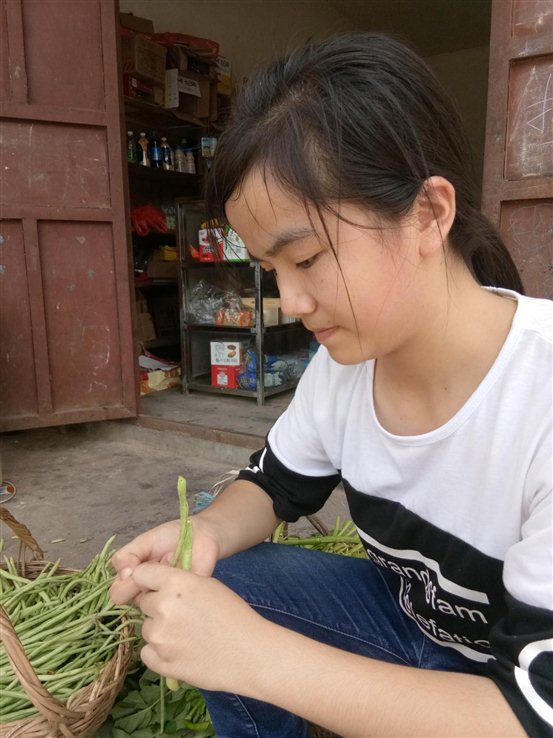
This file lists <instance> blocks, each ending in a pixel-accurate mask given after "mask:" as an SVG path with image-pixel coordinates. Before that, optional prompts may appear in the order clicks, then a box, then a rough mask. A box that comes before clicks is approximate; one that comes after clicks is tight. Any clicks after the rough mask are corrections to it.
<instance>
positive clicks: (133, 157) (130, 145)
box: [127, 131, 138, 164]
mask: <svg viewBox="0 0 553 738" xmlns="http://www.w3.org/2000/svg"><path fill="white" fill-rule="evenodd" d="M127 161H130V162H132V163H133V164H136V163H137V162H138V148H137V146H136V141H135V138H134V131H127Z"/></svg>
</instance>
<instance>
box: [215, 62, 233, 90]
mask: <svg viewBox="0 0 553 738" xmlns="http://www.w3.org/2000/svg"><path fill="white" fill-rule="evenodd" d="M215 71H216V74H217V92H218V93H219V95H232V76H231V63H230V59H227V58H226V57H224V56H218V57H217V59H216V60H215Z"/></svg>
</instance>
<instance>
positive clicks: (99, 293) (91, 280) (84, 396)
mask: <svg viewBox="0 0 553 738" xmlns="http://www.w3.org/2000/svg"><path fill="white" fill-rule="evenodd" d="M38 238H39V244H40V259H41V264H42V270H41V271H42V281H43V289H44V306H45V317H46V332H47V335H48V336H49V341H48V345H49V355H50V374H51V377H52V387H53V396H52V403H53V408H54V411H55V412H60V411H63V410H68V409H71V408H74V407H75V406H78V407H79V408H80V409H81V410H83V409H85V408H89V407H96V406H98V405H99V404H101V405H104V406H109V405H111V406H117V405H118V404H121V402H122V395H121V377H120V374H121V370H120V367H119V366H118V364H117V362H114V361H112V359H111V357H112V356H113V355H115V356H117V354H118V346H119V343H120V335H119V328H118V321H117V301H116V285H115V270H114V263H113V238H112V231H111V224H110V223H90V222H79V221H71V222H67V221H42V222H40V223H39V224H38ZM83 346H86V351H83Z"/></svg>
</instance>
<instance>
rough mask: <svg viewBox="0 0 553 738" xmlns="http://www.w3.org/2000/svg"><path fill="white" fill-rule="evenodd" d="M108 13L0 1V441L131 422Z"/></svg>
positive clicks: (52, 1)
mask: <svg viewBox="0 0 553 738" xmlns="http://www.w3.org/2000/svg"><path fill="white" fill-rule="evenodd" d="M117 11H118V8H117V4H116V0H87V2H86V3H85V2H71V3H68V2H67V0H40V2H37V0H0V20H1V21H2V24H1V26H2V27H1V29H0V41H1V42H2V46H3V47H5V46H7V47H8V49H7V51H6V49H5V48H3V49H1V50H0V61H1V62H2V67H3V69H2V72H0V84H1V85H2V89H1V90H0V114H1V129H0V134H1V138H2V148H1V152H2V153H1V157H2V159H1V172H2V173H1V187H0V215H1V218H2V220H1V221H0V355H1V356H5V355H7V356H8V357H9V361H4V362H0V381H1V384H0V386H1V388H2V389H1V391H0V430H9V429H17V428H29V427H35V426H45V425H54V424H62V423H73V422H83V421H90V420H101V419H105V418H116V417H129V416H134V415H135V414H136V406H137V387H138V382H137V379H136V370H135V354H134V351H135V350H134V343H133V328H132V319H131V294H132V286H131V276H132V271H131V269H132V265H131V263H130V249H129V245H128V244H129V228H128V220H127V212H128V194H127V190H126V187H127V185H126V157H125V154H124V151H123V150H122V138H123V137H122V108H121V92H120V80H119V61H118V56H119V54H118V15H117Z"/></svg>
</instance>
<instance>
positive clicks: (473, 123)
mask: <svg viewBox="0 0 553 738" xmlns="http://www.w3.org/2000/svg"><path fill="white" fill-rule="evenodd" d="M488 56H489V48H488V47H487V46H479V47H477V48H474V49H463V50H462V51H455V52H452V53H451V54H438V55H437V56H430V57H428V58H427V62H428V63H429V64H430V66H431V67H432V69H433V71H434V74H435V75H436V76H437V77H438V79H439V80H440V82H441V83H442V84H443V85H444V87H445V88H446V89H447V90H448V91H449V93H450V95H452V96H453V99H454V100H455V102H456V103H457V107H458V109H459V112H460V113H461V117H462V119H463V122H464V124H465V128H466V129H467V132H468V135H469V138H470V140H471V143H472V146H473V149H474V159H475V165H476V174H477V176H478V178H479V179H480V178H481V176H482V167H483V163H484V144H485V131H486V107H487V96H488Z"/></svg>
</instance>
